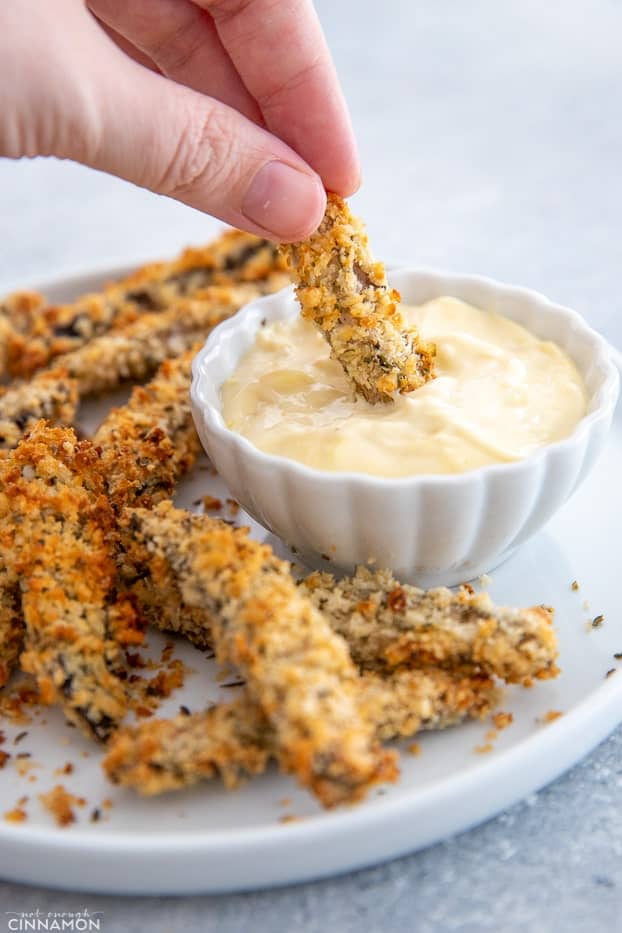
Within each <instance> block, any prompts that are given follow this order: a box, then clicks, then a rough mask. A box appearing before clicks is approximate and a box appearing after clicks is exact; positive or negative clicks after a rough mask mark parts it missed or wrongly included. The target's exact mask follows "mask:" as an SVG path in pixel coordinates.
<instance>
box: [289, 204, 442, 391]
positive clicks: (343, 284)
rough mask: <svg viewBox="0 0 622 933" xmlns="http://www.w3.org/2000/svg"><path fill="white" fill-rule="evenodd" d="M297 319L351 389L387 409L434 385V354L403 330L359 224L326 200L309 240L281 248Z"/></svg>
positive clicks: (381, 268) (345, 209)
mask: <svg viewBox="0 0 622 933" xmlns="http://www.w3.org/2000/svg"><path fill="white" fill-rule="evenodd" d="M282 250H283V253H284V254H285V255H286V256H287V257H288V260H289V263H290V266H291V269H292V274H293V277H294V281H295V283H296V294H297V296H298V299H299V301H300V304H301V306H302V313H303V316H304V317H306V318H309V320H311V321H313V323H314V324H315V325H316V326H317V327H318V328H319V329H320V331H321V332H322V333H323V335H324V336H325V337H326V339H327V340H328V342H329V344H330V346H331V350H332V355H333V356H334V358H335V359H336V360H337V361H338V362H339V363H341V366H342V367H343V369H344V371H345V373H346V375H347V376H348V377H349V379H350V380H351V381H352V383H353V385H354V387H355V389H356V391H357V392H359V393H360V394H361V395H363V396H364V397H365V398H366V399H367V401H368V402H372V403H375V402H387V401H390V400H391V398H392V397H393V396H394V394H395V392H400V393H407V392H412V391H413V390H414V389H417V388H419V386H421V385H423V384H424V383H425V382H427V381H428V380H429V379H432V378H433V375H434V373H433V362H434V352H435V351H434V347H433V346H430V345H428V344H425V343H424V342H423V341H421V340H420V339H419V337H418V334H417V331H416V330H415V329H414V328H412V327H411V328H407V327H406V325H405V323H404V320H403V318H402V315H401V313H400V311H399V308H398V306H397V305H398V302H399V300H400V296H399V294H398V293H397V292H396V291H395V290H394V289H391V288H389V286H388V284H387V278H386V273H385V270H384V266H383V265H382V263H380V262H375V261H374V260H373V258H372V256H371V253H370V251H369V244H368V240H367V235H366V233H365V230H364V228H363V225H362V224H361V222H360V220H358V219H357V218H355V217H353V216H352V214H351V213H350V210H349V208H348V205H347V204H346V202H345V201H343V200H342V199H341V198H339V197H337V196H336V195H333V194H329V195H328V201H327V206H326V213H325V215H324V219H323V220H322V223H321V224H320V227H319V229H318V230H317V232H316V233H314V234H313V235H312V236H311V237H309V239H308V240H304V241H303V242H301V243H293V244H287V245H285V246H283V247H282Z"/></svg>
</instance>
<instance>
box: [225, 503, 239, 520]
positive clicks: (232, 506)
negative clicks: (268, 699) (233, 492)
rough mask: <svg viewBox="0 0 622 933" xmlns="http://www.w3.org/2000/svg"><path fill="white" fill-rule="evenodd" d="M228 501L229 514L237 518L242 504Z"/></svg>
mask: <svg viewBox="0 0 622 933" xmlns="http://www.w3.org/2000/svg"><path fill="white" fill-rule="evenodd" d="M226 501H227V506H228V508H229V514H230V515H233V517H234V518H235V516H236V515H237V514H238V512H239V511H240V503H239V502H236V500H235V499H227V500H226Z"/></svg>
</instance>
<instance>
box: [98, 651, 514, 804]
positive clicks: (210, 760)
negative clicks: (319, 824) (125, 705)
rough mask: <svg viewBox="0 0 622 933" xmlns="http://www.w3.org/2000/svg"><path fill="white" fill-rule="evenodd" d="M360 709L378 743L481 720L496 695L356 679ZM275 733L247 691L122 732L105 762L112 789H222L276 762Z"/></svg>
mask: <svg viewBox="0 0 622 933" xmlns="http://www.w3.org/2000/svg"><path fill="white" fill-rule="evenodd" d="M359 689H360V705H361V709H362V710H363V711H364V715H365V716H366V717H368V718H369V721H370V722H371V723H372V724H373V728H374V730H375V732H376V735H377V737H378V738H379V739H380V740H382V741H387V740H389V739H395V738H406V737H408V736H412V735H414V734H415V733H417V732H420V731H423V730H426V729H444V728H447V727H448V726H452V725H455V724H456V723H458V722H462V721H463V720H465V719H467V718H470V719H481V718H483V717H484V716H487V715H488V714H489V713H490V711H491V709H492V708H493V706H494V705H495V704H496V703H497V701H498V699H499V692H498V690H497V689H496V688H495V686H494V684H493V683H492V681H491V680H490V679H489V678H486V677H484V676H481V675H480V676H473V677H470V678H468V677H460V676H454V675H452V674H450V673H448V672H446V671H440V670H435V669H429V670H426V671H399V672H397V673H394V674H392V675H391V676H390V677H388V678H382V677H378V676H375V675H373V674H368V675H365V676H364V677H362V678H361V679H360V682H359ZM276 750H277V743H276V741H275V735H274V731H273V729H272V728H271V726H270V724H269V722H268V719H267V718H266V716H265V715H264V714H263V712H262V711H261V709H260V707H259V706H258V705H257V704H256V703H255V702H254V701H253V700H252V699H251V698H250V696H249V695H248V693H247V692H246V691H243V692H242V694H241V695H240V696H239V697H238V698H237V699H235V700H234V701H233V702H232V703H227V704H219V705H218V706H215V707H213V708H212V709H208V710H206V711H204V712H201V713H194V714H193V715H190V716H186V715H180V716H176V717H174V718H172V719H160V720H151V721H149V722H144V723H141V724H140V725H138V726H133V727H128V728H124V729H121V730H120V731H119V732H117V733H116V734H115V735H114V736H113V737H112V739H111V741H110V744H109V746H108V751H107V755H106V757H105V759H104V762H103V767H104V770H105V772H106V774H107V776H108V777H109V778H110V780H111V781H113V782H114V783H115V784H121V785H122V786H124V787H131V788H133V789H134V790H136V791H138V792H139V793H141V794H144V795H147V796H151V795H154V794H161V793H164V792H166V791H171V790H177V789H180V788H183V787H188V786H191V785H192V784H196V783H198V782H199V781H203V780H206V779H209V778H213V777H220V778H221V779H222V781H223V783H224V784H225V786H226V787H228V788H233V787H237V786H238V785H239V784H240V782H241V781H242V780H243V779H244V778H245V777H248V776H251V775H254V774H258V773H260V772H262V771H264V770H265V768H266V767H267V764H268V762H269V760H270V758H273V757H275V755H276Z"/></svg>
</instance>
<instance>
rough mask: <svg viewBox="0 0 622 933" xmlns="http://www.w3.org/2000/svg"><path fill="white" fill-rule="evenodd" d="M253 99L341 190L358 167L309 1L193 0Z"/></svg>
mask: <svg viewBox="0 0 622 933" xmlns="http://www.w3.org/2000/svg"><path fill="white" fill-rule="evenodd" d="M194 2H195V3H197V4H198V5H199V6H201V7H203V9H205V10H207V11H208V12H209V13H210V14H211V15H212V17H213V19H214V22H215V24H216V29H217V31H218V34H219V36H220V39H221V41H222V43H223V45H224V46H225V48H226V49H227V52H228V53H229V56H230V57H231V59H232V61H233V62H234V64H235V66H236V68H237V70H238V73H239V75H240V77H241V78H242V80H243V82H244V84H245V85H246V87H247V88H248V90H249V91H250V93H251V94H252V95H253V97H254V98H255V100H256V101H257V103H258V104H259V106H260V108H261V111H262V114H263V117H264V120H265V122H266V125H267V127H268V129H270V130H271V131H272V132H273V133H274V134H275V135H277V136H279V137H280V138H281V139H283V140H284V141H285V142H286V143H289V145H290V146H291V147H292V148H293V149H295V150H296V152H298V153H299V155H301V156H302V158H303V159H305V160H306V161H307V162H308V163H309V165H311V166H312V168H314V169H315V171H316V172H317V173H318V175H320V177H321V178H322V181H323V182H324V185H325V187H326V188H327V189H328V190H329V191H334V192H335V193H336V194H340V195H342V196H344V197H346V196H347V195H350V194H352V193H353V192H354V191H356V189H357V188H358V186H359V182H360V168H359V160H358V154H357V150H356V143H355V141H354V134H353V132H352V126H351V123H350V117H349V114H348V109H347V107H346V103H345V100H344V97H343V94H342V91H341V88H340V85H339V80H338V78H337V74H336V71H335V67H334V65H333V62H332V59H331V55H330V52H329V50H328V46H327V44H326V39H325V37H324V33H323V31H322V27H321V25H320V22H319V20H318V18H317V14H316V12H315V10H314V8H313V3H312V2H311V0H288V2H286V3H284V2H283V0H194Z"/></svg>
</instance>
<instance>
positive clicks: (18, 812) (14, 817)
mask: <svg viewBox="0 0 622 933" xmlns="http://www.w3.org/2000/svg"><path fill="white" fill-rule="evenodd" d="M4 818H5V820H6V821H7V823H23V822H24V820H27V819H28V814H27V813H26V811H25V810H22V808H21V807H15V808H14V809H13V810H7V811H6V812H5V814H4Z"/></svg>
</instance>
